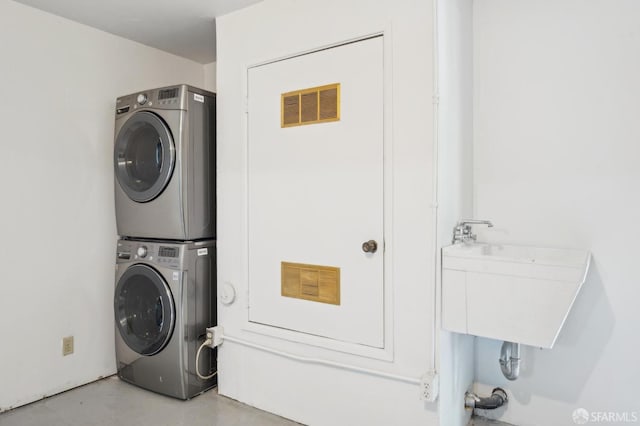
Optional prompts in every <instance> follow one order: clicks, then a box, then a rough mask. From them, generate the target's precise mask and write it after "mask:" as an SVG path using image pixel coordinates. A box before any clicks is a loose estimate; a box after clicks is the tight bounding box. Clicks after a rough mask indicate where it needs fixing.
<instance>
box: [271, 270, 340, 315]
mask: <svg viewBox="0 0 640 426" xmlns="http://www.w3.org/2000/svg"><path fill="white" fill-rule="evenodd" d="M281 280H282V283H281V289H280V290H281V295H282V296H284V297H294V298H296V299H304V300H311V301H314V302H321V303H330V304H332V305H339V304H340V268H336V267H333V266H321V265H308V264H304V263H290V262H282V263H281Z"/></svg>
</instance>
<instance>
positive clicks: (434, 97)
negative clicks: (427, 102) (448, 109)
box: [433, 94, 440, 105]
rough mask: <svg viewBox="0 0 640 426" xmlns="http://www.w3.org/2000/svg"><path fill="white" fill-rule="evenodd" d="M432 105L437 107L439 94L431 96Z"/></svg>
mask: <svg viewBox="0 0 640 426" xmlns="http://www.w3.org/2000/svg"><path fill="white" fill-rule="evenodd" d="M433 104H434V105H439V104H440V95H439V94H436V95H433Z"/></svg>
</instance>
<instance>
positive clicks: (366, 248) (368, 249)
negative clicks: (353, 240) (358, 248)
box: [362, 240, 378, 253]
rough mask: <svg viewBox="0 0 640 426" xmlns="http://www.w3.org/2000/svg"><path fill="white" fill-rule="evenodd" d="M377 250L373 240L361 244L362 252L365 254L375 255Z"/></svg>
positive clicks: (376, 244)
mask: <svg viewBox="0 0 640 426" xmlns="http://www.w3.org/2000/svg"><path fill="white" fill-rule="evenodd" d="M377 250H378V243H376V242H375V240H369V241H365V242H364V243H362V251H363V252H365V253H375V252H376V251H377Z"/></svg>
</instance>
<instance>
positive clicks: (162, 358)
mask: <svg viewBox="0 0 640 426" xmlns="http://www.w3.org/2000/svg"><path fill="white" fill-rule="evenodd" d="M141 247H144V248H145V250H146V254H145V256H144V257H141V256H139V255H138V254H137V253H138V250H139V249H140V248H141ZM127 254H128V258H127ZM163 259H169V262H165V261H164V260H163ZM133 265H147V266H150V267H152V268H154V269H155V270H156V271H158V273H159V274H160V275H161V276H162V277H163V278H164V280H165V281H166V282H167V283H168V285H169V288H170V290H171V293H172V295H173V299H174V301H175V311H176V315H175V326H174V330H173V334H172V335H171V338H170V339H169V342H168V343H167V345H166V346H165V347H164V348H163V349H162V350H160V351H159V352H158V353H156V354H155V355H151V356H143V355H140V354H139V353H137V352H136V351H134V350H132V349H131V348H130V347H129V346H128V345H127V344H126V342H125V341H124V339H123V338H122V336H121V334H120V332H119V330H118V327H117V326H116V362H117V367H118V375H119V376H120V378H121V379H123V380H125V381H127V382H130V383H132V384H134V385H136V386H139V387H142V388H144V389H148V390H151V391H154V392H158V393H161V394H164V395H168V396H173V397H176V398H180V399H188V398H191V397H193V396H195V395H197V394H199V393H201V392H203V391H204V390H206V389H209V388H211V387H213V386H215V384H216V383H217V379H216V376H214V377H213V378H212V379H210V380H201V379H199V378H198V377H197V375H196V372H195V356H196V351H197V349H198V347H199V346H200V344H201V343H202V342H203V341H204V340H205V333H206V328H207V327H212V326H215V325H217V313H216V284H215V279H216V266H215V265H216V245H215V241H212V240H207V241H198V242H189V243H175V242H172V241H166V242H165V241H162V242H161V241H149V240H133V239H126V240H124V239H121V240H119V241H118V248H117V250H116V277H115V278H116V283H117V282H118V280H119V279H120V277H121V276H122V275H123V274H124V273H125V272H126V271H127V270H128V269H129V268H130V267H132V266H133ZM216 368H217V367H216V352H215V350H214V351H211V350H209V349H204V350H203V351H202V354H201V359H200V372H201V373H203V374H207V373H209V372H212V371H215V369H216Z"/></svg>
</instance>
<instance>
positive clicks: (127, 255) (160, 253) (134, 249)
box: [116, 240, 182, 269]
mask: <svg viewBox="0 0 640 426" xmlns="http://www.w3.org/2000/svg"><path fill="white" fill-rule="evenodd" d="M181 254H182V251H181V246H179V245H175V244H170V243H157V242H151V241H128V240H120V241H118V248H117V253H116V262H117V263H124V262H129V263H132V262H145V263H148V264H155V265H157V266H159V267H165V268H171V269H179V268H180V260H181Z"/></svg>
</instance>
